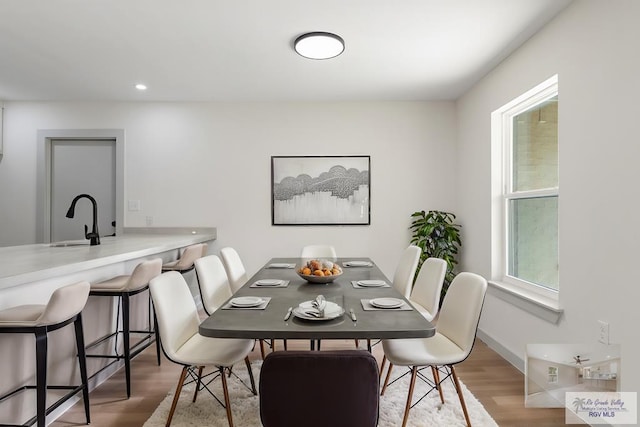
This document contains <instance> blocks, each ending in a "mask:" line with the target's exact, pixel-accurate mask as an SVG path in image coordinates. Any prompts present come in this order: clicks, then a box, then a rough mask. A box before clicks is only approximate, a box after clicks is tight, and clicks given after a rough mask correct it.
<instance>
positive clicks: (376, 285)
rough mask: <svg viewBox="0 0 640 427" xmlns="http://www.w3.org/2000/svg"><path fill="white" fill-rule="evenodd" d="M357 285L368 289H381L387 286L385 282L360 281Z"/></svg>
mask: <svg viewBox="0 0 640 427" xmlns="http://www.w3.org/2000/svg"><path fill="white" fill-rule="evenodd" d="M356 283H357V284H358V285H360V286H364V287H368V288H379V287H380V286H384V285H386V284H387V282H385V281H384V280H358V281H357V282H356Z"/></svg>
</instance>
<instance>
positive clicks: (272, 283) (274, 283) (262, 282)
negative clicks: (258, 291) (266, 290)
mask: <svg viewBox="0 0 640 427" xmlns="http://www.w3.org/2000/svg"><path fill="white" fill-rule="evenodd" d="M281 284H282V280H280V279H260V280H257V281H256V285H258V286H278V285H281Z"/></svg>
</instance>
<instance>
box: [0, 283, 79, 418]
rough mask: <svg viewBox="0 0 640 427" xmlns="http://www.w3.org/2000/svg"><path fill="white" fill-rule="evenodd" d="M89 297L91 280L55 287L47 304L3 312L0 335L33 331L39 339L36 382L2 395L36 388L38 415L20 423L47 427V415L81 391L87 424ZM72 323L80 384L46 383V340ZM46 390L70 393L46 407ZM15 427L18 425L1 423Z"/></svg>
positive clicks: (23, 306)
mask: <svg viewBox="0 0 640 427" xmlns="http://www.w3.org/2000/svg"><path fill="white" fill-rule="evenodd" d="M88 297H89V283H88V282H79V283H75V284H72V285H67V286H63V287H61V288H58V289H56V290H55V291H54V292H53V294H52V295H51V298H50V299H49V302H48V303H47V304H46V305H35V304H32V305H20V306H17V307H12V308H8V309H5V310H2V311H0V334H7V333H9V334H33V335H34V336H35V340H36V384H35V385H23V386H21V387H19V388H17V389H15V390H13V391H10V392H8V393H6V394H4V395H3V396H0V402H2V401H4V400H6V399H9V398H11V397H13V396H16V395H17V394H18V393H21V392H23V391H26V390H33V389H35V390H36V415H35V416H34V417H33V418H31V419H29V420H28V421H27V422H26V423H24V424H17V425H21V426H32V425H33V424H36V423H37V426H38V427H45V426H46V417H47V415H49V414H50V413H51V412H52V411H54V410H55V409H56V408H58V407H59V406H60V405H62V403H64V402H65V401H67V400H68V399H69V398H71V397H73V396H75V395H76V394H77V393H78V392H82V397H83V399H84V411H85V415H86V418H87V424H89V423H90V422H91V419H90V415H89V389H88V385H87V363H86V358H85V351H84V336H83V330H82V314H81V312H82V309H83V308H84V307H85V305H86V303H87V299H88ZM71 323H73V325H74V327H75V336H76V347H77V352H78V364H79V366H80V378H81V382H82V383H81V384H80V385H50V384H47V341H48V334H49V332H53V331H55V330H58V329H60V328H62V327H64V326H67V325H69V324H71ZM47 390H69V392H68V393H67V394H65V395H64V396H62V397H60V398H59V399H58V400H56V401H55V402H53V403H51V404H50V405H49V406H47ZM0 425H2V426H16V424H0Z"/></svg>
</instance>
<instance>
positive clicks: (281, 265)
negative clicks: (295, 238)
mask: <svg viewBox="0 0 640 427" xmlns="http://www.w3.org/2000/svg"><path fill="white" fill-rule="evenodd" d="M295 267H296V265H295V264H291V263H287V262H274V263H273V264H269V265H267V268H295Z"/></svg>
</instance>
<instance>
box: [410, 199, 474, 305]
mask: <svg viewBox="0 0 640 427" xmlns="http://www.w3.org/2000/svg"><path fill="white" fill-rule="evenodd" d="M411 218H412V222H411V226H410V227H409V228H410V229H411V230H413V235H412V236H411V244H413V245H416V246H418V247H420V249H422V254H421V255H420V261H419V263H418V270H417V271H420V267H422V263H423V262H424V260H425V259H427V258H429V257H435V258H442V259H443V260H445V261H446V262H447V274H446V275H445V278H444V283H443V285H442V294H441V298H440V300H441V301H442V298H443V297H444V295H445V293H446V292H447V289H448V288H449V284H450V283H451V281H452V280H453V278H454V277H455V272H454V270H455V266H456V264H458V260H457V255H458V248H460V246H462V241H461V240H460V227H462V226H461V225H460V224H456V223H455V222H454V220H455V219H456V216H455V215H454V214H452V213H450V212H443V211H429V212H425V211H420V212H414V213H413V214H411ZM416 276H417V272H416Z"/></svg>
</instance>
